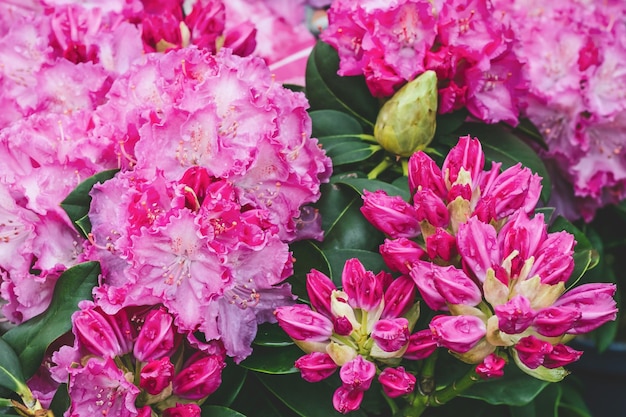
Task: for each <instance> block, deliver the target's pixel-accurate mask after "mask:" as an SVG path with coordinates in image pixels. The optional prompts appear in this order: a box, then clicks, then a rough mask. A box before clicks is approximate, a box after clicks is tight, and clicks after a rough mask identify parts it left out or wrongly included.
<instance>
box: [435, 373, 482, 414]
mask: <svg viewBox="0 0 626 417" xmlns="http://www.w3.org/2000/svg"><path fill="white" fill-rule="evenodd" d="M479 380H480V377H479V376H478V375H477V374H476V371H475V369H474V368H472V369H471V370H470V371H469V372H468V373H467V374H465V375H463V377H461V379H459V380H457V381H454V382H453V383H452V385H449V386H447V387H445V388H444V389H442V390H439V391H435V393H434V394H433V395H432V396H431V400H432V401H431V405H432V406H433V407H438V406H440V405H444V404H445V403H447V402H448V401H450V400H451V399H453V398H454V397H456V396H458V395H459V394H461V393H462V392H463V391H465V390H466V389H468V388H469V387H471V386H472V385H474V384H475V383H476V382H477V381H479Z"/></svg>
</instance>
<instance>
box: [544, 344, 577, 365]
mask: <svg viewBox="0 0 626 417" xmlns="http://www.w3.org/2000/svg"><path fill="white" fill-rule="evenodd" d="M582 354H583V352H581V351H578V350H575V349H572V348H571V347H569V346H567V345H563V344H558V345H554V347H553V349H552V351H551V352H550V353H547V354H546V356H545V358H544V361H543V366H545V367H546V368H550V369H554V368H558V367H560V366H565V365H569V364H570V363H572V362H576V361H577V360H578V359H580V357H581V356H582Z"/></svg>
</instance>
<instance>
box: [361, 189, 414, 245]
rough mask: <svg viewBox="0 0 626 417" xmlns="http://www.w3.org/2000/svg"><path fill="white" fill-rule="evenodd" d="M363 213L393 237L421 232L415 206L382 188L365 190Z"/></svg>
mask: <svg viewBox="0 0 626 417" xmlns="http://www.w3.org/2000/svg"><path fill="white" fill-rule="evenodd" d="M361 213H363V216H364V217H365V218H366V219H367V221H369V222H370V223H371V224H372V225H374V227H376V228H377V229H378V230H380V231H381V232H383V233H385V234H387V235H388V236H390V237H392V238H398V237H406V238H413V237H415V236H417V235H419V233H420V227H419V222H418V220H417V217H416V213H415V209H414V208H413V206H411V205H410V204H409V203H407V202H406V201H404V200H403V199H402V198H401V197H399V196H389V195H387V193H385V192H384V191H382V190H378V191H375V192H373V193H372V192H369V191H367V190H365V191H364V192H363V206H362V207H361Z"/></svg>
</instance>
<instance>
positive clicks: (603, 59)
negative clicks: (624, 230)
mask: <svg viewBox="0 0 626 417" xmlns="http://www.w3.org/2000/svg"><path fill="white" fill-rule="evenodd" d="M493 3H494V7H495V8H496V9H497V10H501V11H502V12H503V13H506V15H508V16H509V18H510V21H511V25H512V28H513V30H514V31H515V34H516V37H517V38H518V42H516V44H515V48H514V49H515V52H516V54H518V56H520V57H522V58H523V59H524V61H525V62H526V66H525V68H526V73H527V74H528V79H529V84H528V91H527V93H526V94H524V95H522V96H520V100H521V101H522V102H524V103H525V104H524V106H525V107H526V109H525V112H524V113H525V115H526V116H527V117H528V118H529V119H530V120H531V121H532V122H533V123H534V124H535V125H536V126H537V128H538V130H539V131H540V133H541V135H542V136H543V138H544V140H545V142H546V144H547V149H545V150H540V152H541V154H542V156H543V157H544V159H545V160H548V161H550V163H551V165H553V167H554V171H555V175H554V177H555V178H556V179H557V180H558V181H559V183H562V184H563V185H562V186H560V187H557V191H558V192H557V193H553V195H554V203H553V205H555V206H556V207H557V209H558V210H559V211H560V212H561V213H563V214H564V215H565V216H567V217H568V218H571V219H577V218H579V217H581V215H582V217H583V218H584V219H585V220H587V221H589V220H591V219H592V218H593V216H594V214H595V211H596V209H598V208H599V207H602V206H605V205H607V204H615V203H617V202H619V201H621V200H623V199H624V197H626V187H625V185H626V149H625V148H624V144H625V138H626V93H625V91H626V65H625V64H624V62H625V61H624V57H625V56H626V43H625V42H624V39H625V36H626V35H625V28H626V8H625V7H624V4H623V3H622V2H619V1H608V2H604V3H602V4H599V3H596V2H583V1H557V2H553V3H550V4H549V5H547V4H545V3H544V2H541V1H524V2H520V1H506V0H505V1H494V2H493ZM561 188H564V189H563V190H561Z"/></svg>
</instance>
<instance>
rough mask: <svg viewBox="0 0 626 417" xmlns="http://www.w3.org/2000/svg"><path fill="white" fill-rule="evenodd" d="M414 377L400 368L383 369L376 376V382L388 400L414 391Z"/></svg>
mask: <svg viewBox="0 0 626 417" xmlns="http://www.w3.org/2000/svg"><path fill="white" fill-rule="evenodd" d="M415 381H416V379H415V376H414V375H413V374H410V373H408V372H407V371H405V370H404V368H403V367H402V366H399V367H397V368H385V369H384V370H383V371H382V372H381V373H380V375H379V376H378V382H380V384H381V385H382V387H383V391H384V392H385V394H387V396H388V397H390V398H396V397H400V396H401V395H406V394H409V393H411V392H413V390H414V389H415Z"/></svg>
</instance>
